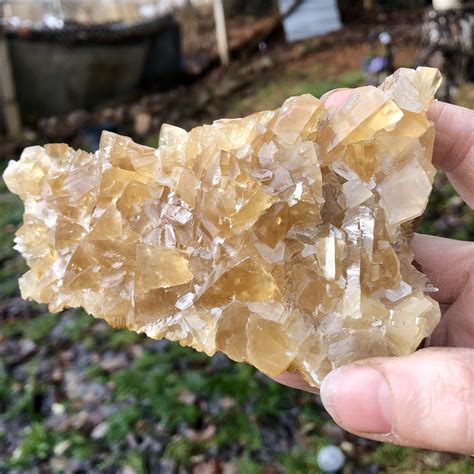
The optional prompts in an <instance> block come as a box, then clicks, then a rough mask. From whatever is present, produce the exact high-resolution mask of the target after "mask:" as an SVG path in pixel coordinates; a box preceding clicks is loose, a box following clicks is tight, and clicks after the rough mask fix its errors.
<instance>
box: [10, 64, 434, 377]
mask: <svg viewBox="0 0 474 474" xmlns="http://www.w3.org/2000/svg"><path fill="white" fill-rule="evenodd" d="M439 81H440V76H439V73H438V71H436V70H434V69H429V68H418V69H417V70H416V71H414V70H410V69H400V70H399V71H397V72H396V73H395V74H394V75H393V76H391V77H389V78H388V79H387V80H386V81H385V82H384V84H382V86H381V87H380V88H378V89H377V88H374V87H363V88H359V89H357V90H354V91H353V92H352V94H351V96H350V97H349V99H348V100H347V101H346V102H345V104H344V105H343V106H342V107H340V108H338V109H334V110H331V109H329V110H326V109H325V108H324V106H323V104H322V102H320V101H319V100H318V99H316V98H314V97H312V96H311V95H303V96H300V97H292V98H290V99H288V100H287V101H285V103H284V104H283V106H282V107H281V108H280V109H277V110H275V111H270V112H260V113H257V114H254V115H251V116H249V117H246V118H243V119H233V120H218V121H216V122H214V123H213V124H212V125H203V126H202V127H197V128H195V129H193V130H191V131H190V132H189V133H187V132H186V131H184V130H182V129H180V128H177V127H172V126H169V125H164V126H163V128H162V130H161V134H160V145H159V148H158V149H156V150H155V149H153V148H149V147H146V146H141V145H138V144H136V143H134V142H133V141H132V140H131V139H130V138H126V137H121V136H119V135H115V134H113V133H109V132H104V134H103V136H102V140H101V144H100V149H99V150H98V151H97V152H96V153H94V154H89V153H86V152H84V151H80V150H79V151H75V150H73V149H71V148H69V147H68V146H67V145H46V146H45V147H44V148H42V147H31V148H27V149H26V150H25V151H24V152H23V154H22V156H21V159H20V160H19V161H18V162H11V163H10V164H9V166H8V168H7V170H6V171H5V174H4V178H5V181H6V183H7V186H8V187H9V189H10V190H11V191H12V192H14V193H16V194H18V195H19V196H20V197H21V198H22V199H23V200H24V201H25V214H24V224H23V226H22V227H21V228H20V229H19V231H18V233H17V237H16V244H17V245H16V248H17V249H18V250H19V251H20V252H21V253H22V254H23V256H24V257H25V259H26V261H27V263H28V265H29V267H30V270H29V271H28V272H27V273H26V274H25V275H24V276H23V277H22V278H21V280H20V287H21V292H22V295H23V297H24V298H28V299H34V300H36V301H38V302H40V303H48V304H49V307H50V310H51V311H60V310H62V309H63V308H65V307H79V306H82V307H84V308H85V310H86V311H88V312H89V313H92V314H94V315H95V316H97V317H99V318H104V319H105V320H107V321H108V322H109V323H110V324H111V325H113V326H116V327H126V328H129V329H131V330H134V331H137V332H144V333H146V334H147V335H148V336H150V337H153V338H162V337H166V338H167V339H170V340H176V341H179V342H180V343H181V344H183V345H189V346H192V347H194V348H195V349H197V350H200V351H205V352H206V353H207V354H209V355H211V354H213V353H214V352H216V351H218V350H221V351H223V352H225V353H226V354H227V355H229V357H231V358H232V359H234V360H237V361H247V362H249V363H250V364H253V365H254V366H255V367H257V368H258V369H260V370H262V371H263V372H265V373H267V374H269V375H277V374H279V373H281V372H283V371H285V370H297V371H299V372H301V374H302V375H303V377H304V378H305V379H306V380H307V381H308V382H309V383H310V384H311V385H313V386H318V385H319V384H320V382H321V380H322V378H323V377H324V376H325V375H326V374H327V373H328V372H329V371H330V370H331V369H332V368H335V367H338V366H340V365H342V364H345V363H348V362H352V361H354V360H357V359H361V358H364V357H368V356H390V355H400V354H408V353H410V352H412V351H414V350H415V349H416V347H417V346H418V345H419V343H420V341H421V340H422V339H423V338H424V337H425V336H427V335H429V334H430V333H431V331H432V330H433V328H434V327H435V326H436V324H437V322H438V320H439V316H440V312H439V308H438V304H437V303H436V302H435V301H433V300H432V299H431V298H430V297H429V296H428V295H426V294H425V292H426V291H427V289H428V288H429V285H428V282H427V279H426V277H425V276H424V275H423V274H421V273H420V272H419V271H418V270H416V269H415V268H414V266H413V265H412V261H413V254H412V251H411V250H410V247H409V240H410V238H411V235H412V230H411V225H410V223H411V221H413V219H415V218H416V217H418V216H420V215H421V214H422V212H423V210H424V208H425V206H426V203H427V200H428V196H429V194H430V191H431V183H432V181H433V176H434V173H435V170H434V168H433V166H432V164H431V154H432V149H433V140H434V130H433V126H432V124H431V123H430V122H429V120H428V119H427V114H426V112H427V109H428V107H429V105H430V103H431V101H432V99H433V95H434V93H435V91H436V88H437V87H438V85H439Z"/></svg>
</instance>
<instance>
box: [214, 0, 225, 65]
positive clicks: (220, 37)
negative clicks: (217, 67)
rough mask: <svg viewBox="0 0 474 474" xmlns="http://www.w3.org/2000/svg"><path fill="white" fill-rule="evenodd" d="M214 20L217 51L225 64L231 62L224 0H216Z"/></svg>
mask: <svg viewBox="0 0 474 474" xmlns="http://www.w3.org/2000/svg"><path fill="white" fill-rule="evenodd" d="M214 20H215V23H216V38H217V51H218V52H219V57H220V58H221V62H222V64H223V65H224V66H227V64H229V45H228V44H227V31H226V28H225V16H224V6H223V5H222V0H214Z"/></svg>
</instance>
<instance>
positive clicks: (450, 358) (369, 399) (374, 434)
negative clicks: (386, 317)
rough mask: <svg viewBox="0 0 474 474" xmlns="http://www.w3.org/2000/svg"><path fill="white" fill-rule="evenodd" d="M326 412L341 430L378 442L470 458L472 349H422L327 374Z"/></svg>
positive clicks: (473, 450)
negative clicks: (447, 452) (461, 454)
mask: <svg viewBox="0 0 474 474" xmlns="http://www.w3.org/2000/svg"><path fill="white" fill-rule="evenodd" d="M321 399H322V401H323V404H324V406H325V408H326V410H327V411H328V412H329V413H330V414H331V416H332V417H333V418H334V420H335V421H336V422H337V423H338V424H339V425H341V426H342V427H343V428H344V429H346V430H348V431H351V432H353V433H356V434H358V435H361V436H364V437H366V438H372V439H375V440H378V441H388V442H393V443H396V444H401V445H404V446H413V447H420V448H427V449H434V450H440V451H451V452H457V453H465V454H474V349H424V350H421V351H418V352H416V353H415V354H412V355H410V356H407V357H395V358H377V359H367V360H363V361H360V362H358V363H355V364H352V365H348V366H345V367H341V368H339V369H336V370H334V371H333V372H331V373H330V374H329V375H328V376H327V377H326V378H325V379H324V380H323V383H322V385H321Z"/></svg>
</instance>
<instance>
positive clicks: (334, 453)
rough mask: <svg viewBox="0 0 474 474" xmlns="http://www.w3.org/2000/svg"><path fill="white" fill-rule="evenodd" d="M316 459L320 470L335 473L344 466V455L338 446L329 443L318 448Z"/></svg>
mask: <svg viewBox="0 0 474 474" xmlns="http://www.w3.org/2000/svg"><path fill="white" fill-rule="evenodd" d="M316 460H317V463H318V466H319V468H320V469H321V471H323V472H325V473H336V472H339V471H340V470H341V469H342V468H343V467H344V464H345V462H346V456H344V453H343V452H342V450H341V449H340V448H339V447H338V446H335V445H334V444H330V445H328V446H324V447H322V448H321V449H320V450H319V452H318V456H317V458H316Z"/></svg>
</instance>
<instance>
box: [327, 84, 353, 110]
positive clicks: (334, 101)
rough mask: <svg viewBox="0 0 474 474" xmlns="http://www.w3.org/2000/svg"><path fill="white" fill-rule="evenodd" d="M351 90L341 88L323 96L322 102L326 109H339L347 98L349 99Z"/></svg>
mask: <svg viewBox="0 0 474 474" xmlns="http://www.w3.org/2000/svg"><path fill="white" fill-rule="evenodd" d="M350 93H351V90H350V89H348V88H347V87H340V88H339V89H333V90H331V91H328V92H326V93H325V94H323V95H322V96H321V100H322V101H323V102H324V105H325V106H326V107H333V106H334V107H339V106H340V105H342V104H343V103H344V102H345V100H346V99H347V97H349V95H350Z"/></svg>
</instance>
